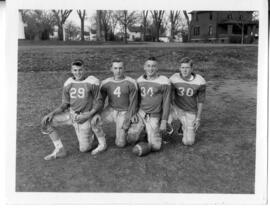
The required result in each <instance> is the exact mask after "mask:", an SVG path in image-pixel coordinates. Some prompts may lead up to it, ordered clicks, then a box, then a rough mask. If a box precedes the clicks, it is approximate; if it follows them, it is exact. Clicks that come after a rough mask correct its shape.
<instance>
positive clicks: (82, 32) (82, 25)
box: [81, 18, 84, 41]
mask: <svg viewBox="0 0 270 209" xmlns="http://www.w3.org/2000/svg"><path fill="white" fill-rule="evenodd" d="M81 41H84V18H82V19H81Z"/></svg>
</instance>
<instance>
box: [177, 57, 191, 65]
mask: <svg viewBox="0 0 270 209" xmlns="http://www.w3.org/2000/svg"><path fill="white" fill-rule="evenodd" d="M182 63H188V64H190V67H192V66H193V60H192V59H190V58H189V57H183V58H182V59H181V60H180V65H181V64H182Z"/></svg>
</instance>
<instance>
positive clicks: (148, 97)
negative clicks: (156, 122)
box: [137, 75, 171, 120]
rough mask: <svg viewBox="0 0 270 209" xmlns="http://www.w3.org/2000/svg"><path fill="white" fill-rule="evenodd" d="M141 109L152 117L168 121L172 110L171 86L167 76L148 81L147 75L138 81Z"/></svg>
mask: <svg viewBox="0 0 270 209" xmlns="http://www.w3.org/2000/svg"><path fill="white" fill-rule="evenodd" d="M137 83H138V87H139V102H140V105H139V106H140V109H142V110H143V111H144V112H145V113H148V114H151V115H152V116H158V117H160V116H161V119H162V120H167V119H168V115H169V110H170V93H171V84H170V81H169V79H168V78H167V77H166V76H162V75H159V76H158V77H157V78H155V79H153V80H147V79H146V76H145V75H142V76H140V77H139V78H138V79H137Z"/></svg>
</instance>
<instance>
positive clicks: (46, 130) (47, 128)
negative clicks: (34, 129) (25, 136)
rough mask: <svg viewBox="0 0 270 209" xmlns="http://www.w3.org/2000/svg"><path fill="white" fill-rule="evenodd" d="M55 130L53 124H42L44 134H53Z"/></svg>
mask: <svg viewBox="0 0 270 209" xmlns="http://www.w3.org/2000/svg"><path fill="white" fill-rule="evenodd" d="M53 131H54V128H53V127H52V126H51V124H50V123H49V124H46V125H43V124H41V133H43V134H51V133H52V132H53Z"/></svg>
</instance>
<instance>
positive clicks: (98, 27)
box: [97, 10, 101, 41]
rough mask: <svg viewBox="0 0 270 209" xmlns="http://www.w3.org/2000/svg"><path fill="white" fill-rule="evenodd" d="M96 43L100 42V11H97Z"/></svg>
mask: <svg viewBox="0 0 270 209" xmlns="http://www.w3.org/2000/svg"><path fill="white" fill-rule="evenodd" d="M97 41H101V11H100V10H97Z"/></svg>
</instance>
